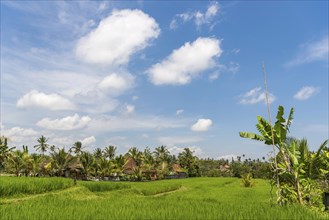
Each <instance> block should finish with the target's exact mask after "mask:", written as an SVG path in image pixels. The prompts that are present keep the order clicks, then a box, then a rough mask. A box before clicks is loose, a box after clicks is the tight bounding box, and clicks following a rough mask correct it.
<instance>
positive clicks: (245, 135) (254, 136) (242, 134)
mask: <svg viewBox="0 0 329 220" xmlns="http://www.w3.org/2000/svg"><path fill="white" fill-rule="evenodd" d="M239 135H240V137H243V138H249V139H252V140H257V141H264V140H265V139H264V138H263V137H262V136H260V135H258V134H255V133H252V132H239Z"/></svg>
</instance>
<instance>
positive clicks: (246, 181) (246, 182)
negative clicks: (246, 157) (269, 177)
mask: <svg viewBox="0 0 329 220" xmlns="http://www.w3.org/2000/svg"><path fill="white" fill-rule="evenodd" d="M241 177H242V180H241V182H242V185H243V186H244V187H253V186H255V181H254V180H253V179H252V176H251V173H248V174H244V175H242V176H241Z"/></svg>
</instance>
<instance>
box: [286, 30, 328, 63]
mask: <svg viewBox="0 0 329 220" xmlns="http://www.w3.org/2000/svg"><path fill="white" fill-rule="evenodd" d="M328 42H329V38H328V35H327V36H325V37H323V38H321V39H320V40H318V41H313V42H310V43H305V44H302V45H301V46H300V51H299V52H298V53H297V55H296V57H295V58H294V59H292V60H291V61H289V62H288V63H287V64H286V66H287V67H292V66H297V65H302V64H306V63H311V62H316V61H323V62H328V51H329V45H328Z"/></svg>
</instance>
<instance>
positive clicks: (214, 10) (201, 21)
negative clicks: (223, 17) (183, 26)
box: [169, 2, 220, 29]
mask: <svg viewBox="0 0 329 220" xmlns="http://www.w3.org/2000/svg"><path fill="white" fill-rule="evenodd" d="M219 10H220V7H219V5H218V3H217V2H212V3H210V4H209V6H208V8H207V10H206V11H205V12H201V11H196V12H186V13H182V14H177V15H176V16H175V18H174V19H173V20H172V21H171V22H170V26H169V27H170V29H176V28H177V27H178V23H180V22H182V23H185V22H188V21H191V20H193V21H194V23H195V25H196V26H197V27H198V28H199V27H201V26H202V25H205V24H206V25H211V24H212V22H213V19H214V18H215V16H216V15H217V14H218V12H219Z"/></svg>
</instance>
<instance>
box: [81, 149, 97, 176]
mask: <svg viewBox="0 0 329 220" xmlns="http://www.w3.org/2000/svg"><path fill="white" fill-rule="evenodd" d="M80 162H81V165H82V167H83V171H84V173H85V175H86V178H88V177H89V176H90V174H91V172H92V168H93V164H94V162H95V158H94V156H93V155H92V154H91V153H89V152H82V153H81V156H80Z"/></svg>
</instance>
